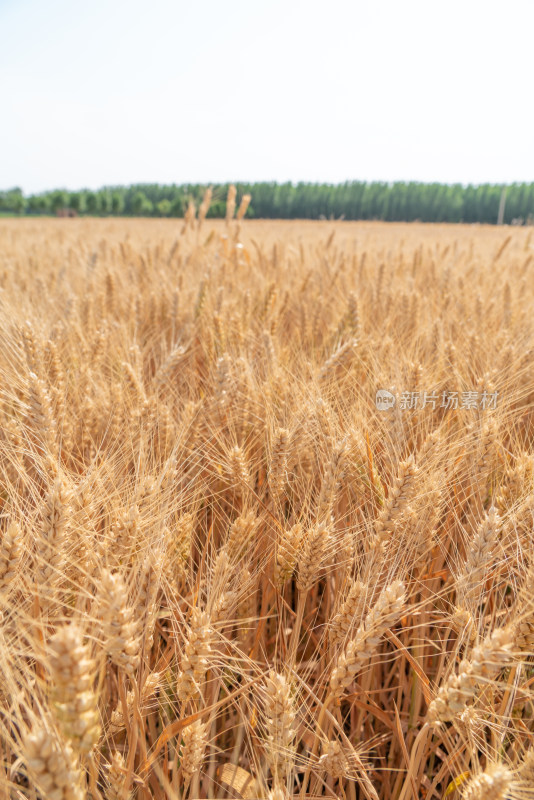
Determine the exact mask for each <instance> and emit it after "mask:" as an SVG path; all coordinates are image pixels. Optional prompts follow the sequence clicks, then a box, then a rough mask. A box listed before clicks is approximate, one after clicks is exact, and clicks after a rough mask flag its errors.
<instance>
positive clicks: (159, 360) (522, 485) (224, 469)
mask: <svg viewBox="0 0 534 800" xmlns="http://www.w3.org/2000/svg"><path fill="white" fill-rule="evenodd" d="M533 305H534V232H533V231H532V230H530V229H528V228H519V227H513V228H508V227H495V226H467V225H435V224H418V223H410V224H401V223H367V222H365V223H364V222H327V221H325V222H311V221H309V222H308V221H287V222H276V221H245V222H241V223H239V222H238V221H237V220H236V219H232V220H230V221H229V222H228V224H226V223H225V222H224V221H211V220H204V222H203V223H202V224H201V225H199V223H198V220H197V219H193V218H192V217H191V215H190V219H189V223H188V224H187V225H184V222H183V220H152V219H86V218H78V219H29V218H26V219H1V220H0V533H1V537H2V538H1V543H0V636H1V646H0V697H1V709H2V713H1V714H0V743H1V749H2V758H1V759H0V787H1V791H0V795H1V796H2V797H4V796H5V797H12V798H19V799H20V798H28V800H30V798H31V800H38V798H43V800H45V798H53V799H54V800H56V798H57V799H58V800H60V799H61V800H70V799H71V798H75V799H76V800H78V798H79V799H80V800H81V799H82V798H94V800H117V799H118V798H121V799H122V800H127V799H128V800H129V799H132V800H133V798H140V799H141V800H150V799H151V798H156V800H163V799H164V798H168V800H200V798H221V800H222V798H228V800H229V799H230V798H242V800H253V798H261V799H262V800H289V798H297V797H300V798H301V799H302V800H311V798H317V797H330V798H343V799H344V800H356V798H358V799H359V798H366V800H379V799H380V800H415V798H424V800H432V798H436V800H442V798H444V797H447V796H449V795H450V796H451V800H455V797H462V798H464V800H508V798H513V799H514V800H515V798H518V800H522V799H523V798H529V797H532V796H533V792H534V715H533V713H532V709H533V702H534V695H533V689H532V681H533V677H532V676H533V673H532V657H533V656H534V600H533V597H534V540H533V535H532V530H533V514H534V510H533V509H534V504H533V491H534V317H533V314H532V308H533ZM453 793H454V794H453Z"/></svg>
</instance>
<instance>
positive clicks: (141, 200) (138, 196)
mask: <svg viewBox="0 0 534 800" xmlns="http://www.w3.org/2000/svg"><path fill="white" fill-rule="evenodd" d="M153 209H154V206H153V205H152V203H151V201H150V200H149V199H148V197H147V196H146V194H145V193H144V192H143V191H141V190H140V189H139V190H138V191H137V192H136V193H135V195H134V197H133V200H132V211H133V213H134V214H135V216H136V217H147V216H149V215H150V214H151V213H152V211H153Z"/></svg>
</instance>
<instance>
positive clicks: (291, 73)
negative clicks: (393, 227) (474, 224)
mask: <svg viewBox="0 0 534 800" xmlns="http://www.w3.org/2000/svg"><path fill="white" fill-rule="evenodd" d="M533 31H534V2H532V0H507V2H506V3H505V2H504V0H499V2H496V1H495V0H484V1H483V2H479V0H461V1H458V0H447V1H445V0H440V2H437V0H374V2H373V0H366V1H365V2H363V0H303V1H301V0H247V2H242V1H241V0H189V2H187V3H186V2H182V0H151V2H141V0H91V2H90V3H83V2H81V0H47V2H44V0H0V189H7V188H10V187H13V186H20V187H21V188H22V189H23V190H24V192H25V193H31V192H40V191H44V190H47V189H54V188H66V189H72V190H74V189H80V188H98V187H100V186H104V185H118V184H130V183H152V182H155V183H187V182H202V183H204V182H206V183H209V182H213V183H216V182H226V181H256V180H268V181H270V180H277V181H295V182H296V181H327V182H341V181H345V180H385V181H394V180H421V181H444V182H461V183H468V182H473V183H481V182H512V181H534V135H533V132H534V103H533V100H532V97H533V89H534V70H533V64H534V60H533V45H532V41H533V39H532V37H533Z"/></svg>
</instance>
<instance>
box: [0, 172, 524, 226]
mask: <svg viewBox="0 0 534 800" xmlns="http://www.w3.org/2000/svg"><path fill="white" fill-rule="evenodd" d="M235 186H236V189H237V193H238V200H239V198H240V197H241V196H242V195H244V194H251V195H252V202H251V204H250V206H249V207H248V209H247V217H256V218H263V219H321V218H326V219H347V220H384V221H391V222H393V221H399V222H412V221H415V220H420V221H422V222H469V223H474V222H480V223H495V222H497V218H498V214H499V205H500V202H501V196H502V192H503V189H504V188H505V187H504V186H503V185H502V184H489V183H485V184H478V185H473V184H469V185H464V184H460V183H455V184H444V183H419V182H401V181H397V182H394V183H386V182H378V181H375V182H364V181H347V182H345V183H339V184H327V183H275V182H260V183H236V184H235ZM206 188H207V186H206V184H183V185H176V184H172V185H162V184H156V183H154V184H134V185H132V186H110V187H104V188H102V189H99V190H97V191H91V190H85V189H84V190H81V191H75V192H69V191H66V190H62V189H56V190H54V191H50V192H43V193H40V194H33V195H28V196H26V195H24V193H23V192H22V190H21V189H19V188H14V189H9V190H7V191H3V192H0V213H5V214H20V215H39V214H53V215H55V214H58V213H61V212H62V211H65V210H67V209H69V210H71V211H72V212H75V213H76V214H78V215H80V216H83V215H88V216H142V217H183V216H184V213H185V211H186V209H187V207H188V205H189V204H190V203H191V202H194V203H195V204H196V205H198V204H199V203H200V202H201V200H202V197H203V196H204V193H205V191H206ZM212 188H213V196H212V201H211V205H210V207H209V210H208V213H207V216H208V217H224V216H225V214H226V197H227V194H228V188H229V184H215V185H213V186H212ZM503 221H504V222H505V223H512V222H515V223H527V222H528V223H532V222H533V221H534V183H513V184H509V185H507V186H506V195H505V207H504V217H503Z"/></svg>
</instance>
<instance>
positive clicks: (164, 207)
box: [156, 199, 171, 217]
mask: <svg viewBox="0 0 534 800" xmlns="http://www.w3.org/2000/svg"><path fill="white" fill-rule="evenodd" d="M156 209H157V212H158V216H160V217H168V216H170V213H171V201H170V200H167V199H165V200H160V201H159V203H157V204H156Z"/></svg>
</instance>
